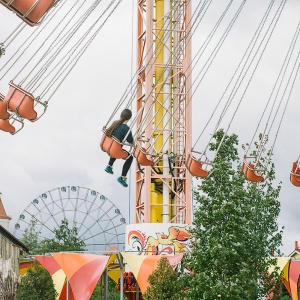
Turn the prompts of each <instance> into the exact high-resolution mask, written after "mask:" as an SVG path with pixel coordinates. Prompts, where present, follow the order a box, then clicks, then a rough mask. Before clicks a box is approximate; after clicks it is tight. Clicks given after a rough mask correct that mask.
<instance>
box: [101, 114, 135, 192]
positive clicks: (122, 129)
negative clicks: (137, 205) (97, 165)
mask: <svg viewBox="0 0 300 300" xmlns="http://www.w3.org/2000/svg"><path fill="white" fill-rule="evenodd" d="M131 116H132V112H131V110H130V109H128V108H125V109H124V110H123V111H122V112H121V115H120V119H119V120H116V121H114V122H113V123H112V125H111V126H110V127H108V128H107V130H106V136H108V137H112V136H113V137H115V138H117V139H118V140H119V141H121V142H122V141H123V140H124V139H125V137H126V142H127V143H129V144H133V136H132V132H131V130H130V128H129V126H128V125H127V123H128V121H129V120H130V119H131ZM115 161H116V158H114V157H110V159H109V162H108V165H107V166H106V168H105V169H104V170H105V172H107V173H109V174H114V172H113V164H114V162H115ZM132 161H133V156H132V155H131V154H129V156H128V157H127V158H126V160H125V162H124V164H123V168H122V173H121V176H120V177H118V179H117V181H118V182H119V183H120V184H121V185H122V186H124V187H128V184H127V182H126V179H127V178H126V176H127V173H128V171H129V169H130V167H131V164H132Z"/></svg>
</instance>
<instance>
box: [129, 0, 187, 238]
mask: <svg viewBox="0 0 300 300" xmlns="http://www.w3.org/2000/svg"><path fill="white" fill-rule="evenodd" d="M137 74H138V75H137V95H136V102H137V112H138V113H139V112H140V111H141V110H142V114H141V116H140V117H139V118H137V131H139V130H140V134H139V135H138V138H137V142H139V143H143V146H144V149H146V155H147V156H148V157H151V159H152V160H153V161H154V165H153V166H142V165H140V164H139V163H137V167H136V177H135V185H136V187H135V194H136V196H135V197H136V198H135V222H136V225H137V227H136V228H141V225H145V224H148V225H149V226H150V227H151V229H152V230H153V228H156V230H159V229H157V228H159V226H160V225H162V227H164V226H163V225H166V224H168V226H169V227H167V228H170V226H174V225H175V224H177V225H183V226H184V225H187V224H190V223H191V221H192V220H191V219H192V214H191V211H192V208H191V202H192V201H191V193H192V191H191V190H192V184H191V175H190V174H189V172H188V171H187V169H186V167H185V161H186V156H187V149H188V150H189V149H191V121H192V116H191V111H192V105H191V95H192V90H191V80H192V78H191V0H176V1H175V0H156V1H154V0H138V9H137ZM141 128H142V130H141ZM154 223H155V224H154ZM129 226H130V225H129ZM164 228H166V227H164ZM166 230H168V229H166ZM127 231H129V230H128V229H127ZM140 231H141V230H140ZM159 232H162V231H161V230H159ZM143 234H144V235H145V234H146V236H147V235H148V234H147V233H145V232H143ZM128 239H129V236H128Z"/></svg>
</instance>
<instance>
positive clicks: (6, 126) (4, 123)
mask: <svg viewBox="0 0 300 300" xmlns="http://www.w3.org/2000/svg"><path fill="white" fill-rule="evenodd" d="M0 130H2V131H5V132H9V133H12V134H14V133H16V128H15V127H14V126H12V125H11V124H10V123H9V120H0Z"/></svg>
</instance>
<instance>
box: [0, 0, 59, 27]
mask: <svg viewBox="0 0 300 300" xmlns="http://www.w3.org/2000/svg"><path fill="white" fill-rule="evenodd" d="M0 3H1V4H3V5H4V6H5V7H7V8H8V9H10V10H12V11H14V12H15V13H16V14H17V16H18V17H20V18H21V19H22V20H23V21H25V22H26V23H27V24H28V25H30V26H35V25H38V23H39V21H40V20H41V19H42V18H43V16H44V15H45V14H46V13H47V11H48V10H49V9H50V8H51V7H52V6H53V5H54V3H55V0H13V1H11V0H0Z"/></svg>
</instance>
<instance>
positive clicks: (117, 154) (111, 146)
mask: <svg viewBox="0 0 300 300" xmlns="http://www.w3.org/2000/svg"><path fill="white" fill-rule="evenodd" d="M100 147H101V149H102V151H104V152H106V153H107V154H108V155H109V156H110V157H113V158H122V159H127V158H128V157H129V156H130V154H129V153H128V152H127V151H126V150H124V149H123V148H122V143H121V142H120V141H119V140H118V139H117V138H115V137H114V136H113V137H109V136H107V135H106V132H105V131H103V134H102V138H101V141H100Z"/></svg>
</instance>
